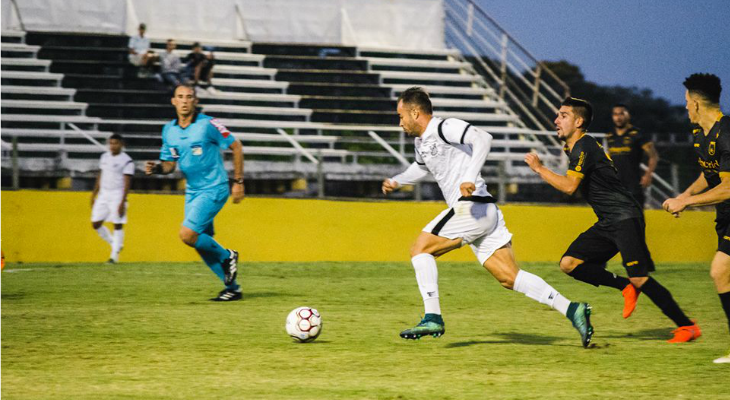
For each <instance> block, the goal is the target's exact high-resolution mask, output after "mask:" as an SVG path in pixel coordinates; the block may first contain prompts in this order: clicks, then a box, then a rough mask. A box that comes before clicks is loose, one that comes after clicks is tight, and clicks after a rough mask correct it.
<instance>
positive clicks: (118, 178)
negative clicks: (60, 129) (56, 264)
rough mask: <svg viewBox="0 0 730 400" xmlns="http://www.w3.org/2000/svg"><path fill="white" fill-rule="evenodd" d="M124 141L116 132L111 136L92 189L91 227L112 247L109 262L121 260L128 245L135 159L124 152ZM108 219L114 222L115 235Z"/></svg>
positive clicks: (100, 160) (113, 262)
mask: <svg viewBox="0 0 730 400" xmlns="http://www.w3.org/2000/svg"><path fill="white" fill-rule="evenodd" d="M123 147H124V140H123V139H122V135H120V134H118V133H115V134H113V135H111V136H110V137H109V151H107V152H106V153H104V154H102V155H101V158H100V159H99V170H100V171H99V174H98V175H97V176H96V183H95V184H94V190H93V191H92V192H91V226H92V227H93V228H94V230H95V231H96V233H98V234H99V236H100V237H101V238H102V239H104V241H105V242H107V243H109V246H111V254H109V261H107V263H109V264H115V263H117V262H119V252H121V251H122V248H124V229H123V228H124V224H126V223H127V194H129V188H130V187H131V186H132V175H134V162H133V161H132V157H130V156H129V155H128V154H127V153H125V152H123V151H122V148H123ZM104 222H111V223H112V224H114V234H113V235H112V234H111V233H110V232H109V229H107V227H106V226H104Z"/></svg>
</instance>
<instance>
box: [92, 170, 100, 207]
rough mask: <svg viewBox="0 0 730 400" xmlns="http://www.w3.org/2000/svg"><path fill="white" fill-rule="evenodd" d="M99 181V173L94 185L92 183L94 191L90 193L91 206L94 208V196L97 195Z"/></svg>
mask: <svg viewBox="0 0 730 400" xmlns="http://www.w3.org/2000/svg"><path fill="white" fill-rule="evenodd" d="M100 180H101V171H100V172H99V173H98V174H97V175H96V183H94V190H92V191H91V206H92V207H94V202H95V201H96V196H97V195H98V194H99V181H100Z"/></svg>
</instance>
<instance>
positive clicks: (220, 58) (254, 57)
mask: <svg viewBox="0 0 730 400" xmlns="http://www.w3.org/2000/svg"><path fill="white" fill-rule="evenodd" d="M174 53H175V54H177V55H178V56H180V58H184V57H185V56H187V55H188V54H190V51H189V50H175V51H174ZM204 53H205V54H207V53H208V52H204ZM214 56H215V62H216V65H219V64H223V65H252V66H261V62H262V61H263V60H264V58H265V56H263V55H261V54H249V53H234V52H222V51H221V52H219V51H216V52H214Z"/></svg>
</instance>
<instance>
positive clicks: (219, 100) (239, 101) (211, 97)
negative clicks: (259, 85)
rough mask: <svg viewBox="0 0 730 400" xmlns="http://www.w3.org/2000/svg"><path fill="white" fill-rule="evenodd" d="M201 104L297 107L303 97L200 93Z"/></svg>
mask: <svg viewBox="0 0 730 400" xmlns="http://www.w3.org/2000/svg"><path fill="white" fill-rule="evenodd" d="M198 98H199V99H200V103H201V104H230V105H241V106H262V107H296V106H297V104H298V103H299V101H300V99H301V96H293V95H285V94H266V93H245V92H226V91H222V90H218V91H217V92H216V94H210V93H209V92H207V91H200V93H199V94H198Z"/></svg>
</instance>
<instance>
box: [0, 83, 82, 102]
mask: <svg viewBox="0 0 730 400" xmlns="http://www.w3.org/2000/svg"><path fill="white" fill-rule="evenodd" d="M0 91H1V92H2V97H3V99H4V100H51V101H60V100H72V99H73V96H74V94H76V90H75V89H69V88H62V87H49V86H12V85H3V86H2V87H0Z"/></svg>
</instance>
